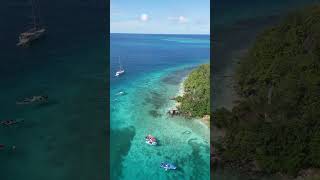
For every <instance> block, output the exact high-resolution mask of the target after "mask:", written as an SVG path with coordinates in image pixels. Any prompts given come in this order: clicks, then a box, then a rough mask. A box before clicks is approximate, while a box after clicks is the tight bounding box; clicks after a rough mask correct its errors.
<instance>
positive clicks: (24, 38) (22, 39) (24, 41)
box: [17, 0, 46, 46]
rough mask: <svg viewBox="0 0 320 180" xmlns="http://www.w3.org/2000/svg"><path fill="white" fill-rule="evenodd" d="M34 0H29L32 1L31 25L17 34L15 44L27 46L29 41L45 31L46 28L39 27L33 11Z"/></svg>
mask: <svg viewBox="0 0 320 180" xmlns="http://www.w3.org/2000/svg"><path fill="white" fill-rule="evenodd" d="M34 1H35V0H31V3H32V19H33V23H32V24H33V27H32V28H31V29H29V30H28V31H26V32H23V33H21V34H20V35H19V42H18V43H17V46H28V45H29V44H30V43H31V42H33V41H35V40H37V39H40V38H41V37H42V36H43V35H44V34H45V32H46V29H45V28H43V27H40V26H39V24H38V23H37V18H36V13H35V2H34Z"/></svg>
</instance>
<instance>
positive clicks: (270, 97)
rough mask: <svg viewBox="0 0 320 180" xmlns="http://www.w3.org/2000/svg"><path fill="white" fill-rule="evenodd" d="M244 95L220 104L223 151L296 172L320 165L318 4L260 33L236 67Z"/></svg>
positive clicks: (229, 156)
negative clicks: (229, 107)
mask: <svg viewBox="0 0 320 180" xmlns="http://www.w3.org/2000/svg"><path fill="white" fill-rule="evenodd" d="M236 82H237V92H238V94H239V96H240V97H241V99H242V100H240V102H239V103H238V104H237V105H235V107H234V108H233V109H232V111H231V112H230V111H228V110H226V109H218V110H217V111H216V112H215V113H214V114H215V117H216V124H217V126H218V127H220V128H224V129H225V130H226V136H225V138H224V140H223V143H224V146H223V148H220V150H219V151H220V152H221V153H222V157H223V158H224V159H226V160H230V161H237V162H248V161H251V162H252V161H254V162H257V164H258V166H259V167H260V168H261V169H262V170H263V171H266V172H271V173H272V172H283V173H288V174H292V175H295V174H296V173H297V172H298V171H299V170H301V169H303V168H308V167H318V168H319V167H320V6H312V7H309V8H307V9H303V10H300V11H297V12H294V13H291V14H290V15H289V16H288V17H287V18H286V19H285V20H284V21H283V22H282V23H280V24H279V25H278V26H275V27H273V28H271V29H268V30H266V31H265V32H263V33H262V34H261V35H259V36H258V37H257V39H256V42H255V43H254V45H253V47H252V48H251V49H250V50H249V52H248V54H247V56H245V58H244V59H242V60H241V62H240V65H239V67H238V69H237V72H236Z"/></svg>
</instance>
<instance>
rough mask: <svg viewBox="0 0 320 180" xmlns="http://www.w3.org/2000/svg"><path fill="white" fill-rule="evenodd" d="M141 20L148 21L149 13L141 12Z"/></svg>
mask: <svg viewBox="0 0 320 180" xmlns="http://www.w3.org/2000/svg"><path fill="white" fill-rule="evenodd" d="M140 20H141V21H143V22H146V21H148V20H149V16H148V14H141V15H140Z"/></svg>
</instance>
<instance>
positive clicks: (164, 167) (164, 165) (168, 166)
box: [160, 162, 177, 171]
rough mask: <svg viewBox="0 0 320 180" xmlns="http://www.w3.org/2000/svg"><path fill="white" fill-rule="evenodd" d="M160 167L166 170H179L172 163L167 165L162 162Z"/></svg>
mask: <svg viewBox="0 0 320 180" xmlns="http://www.w3.org/2000/svg"><path fill="white" fill-rule="evenodd" d="M160 167H161V168H163V169H164V170H166V171H167V170H175V169H177V167H176V166H175V165H173V164H171V163H167V162H162V163H161V164H160Z"/></svg>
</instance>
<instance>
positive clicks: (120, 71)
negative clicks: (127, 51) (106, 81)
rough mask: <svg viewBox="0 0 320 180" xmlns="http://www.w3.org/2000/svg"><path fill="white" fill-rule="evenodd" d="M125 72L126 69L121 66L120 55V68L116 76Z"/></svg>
mask: <svg viewBox="0 0 320 180" xmlns="http://www.w3.org/2000/svg"><path fill="white" fill-rule="evenodd" d="M123 73H124V69H123V68H122V66H121V63H120V57H119V70H118V71H117V72H116V75H115V76H116V77H119V76H120V75H122V74H123Z"/></svg>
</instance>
